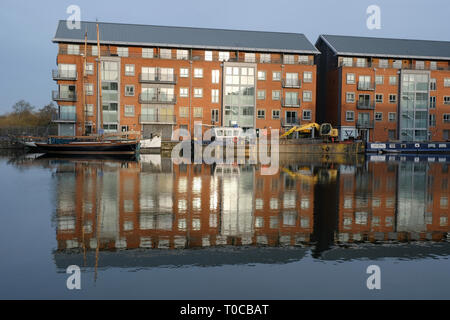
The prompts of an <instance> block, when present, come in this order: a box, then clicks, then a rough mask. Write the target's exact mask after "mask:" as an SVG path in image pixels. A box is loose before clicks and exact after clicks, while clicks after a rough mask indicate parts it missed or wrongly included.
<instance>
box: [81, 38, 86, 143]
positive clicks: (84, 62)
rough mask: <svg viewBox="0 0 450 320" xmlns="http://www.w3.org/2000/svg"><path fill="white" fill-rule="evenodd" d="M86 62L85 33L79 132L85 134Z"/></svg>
mask: <svg viewBox="0 0 450 320" xmlns="http://www.w3.org/2000/svg"><path fill="white" fill-rule="evenodd" d="M86 62H87V31H86V32H85V33H84V56H83V88H82V90H83V106H81V108H82V109H81V112H82V116H81V132H82V134H83V135H85V134H86V119H85V118H86V78H87V76H86Z"/></svg>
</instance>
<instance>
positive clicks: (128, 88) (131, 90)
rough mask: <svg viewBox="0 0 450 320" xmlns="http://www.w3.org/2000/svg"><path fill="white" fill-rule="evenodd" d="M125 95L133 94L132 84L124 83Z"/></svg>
mask: <svg viewBox="0 0 450 320" xmlns="http://www.w3.org/2000/svg"><path fill="white" fill-rule="evenodd" d="M125 95H126V96H127V97H132V96H134V86H133V85H126V86H125Z"/></svg>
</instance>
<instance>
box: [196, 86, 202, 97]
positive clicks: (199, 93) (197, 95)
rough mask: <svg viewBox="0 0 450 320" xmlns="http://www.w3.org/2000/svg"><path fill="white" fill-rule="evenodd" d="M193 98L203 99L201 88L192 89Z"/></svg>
mask: <svg viewBox="0 0 450 320" xmlns="http://www.w3.org/2000/svg"><path fill="white" fill-rule="evenodd" d="M194 98H203V88H194Z"/></svg>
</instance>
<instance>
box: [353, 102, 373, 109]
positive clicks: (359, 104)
mask: <svg viewBox="0 0 450 320" xmlns="http://www.w3.org/2000/svg"><path fill="white" fill-rule="evenodd" d="M356 108H357V109H360V110H375V103H374V102H370V101H369V102H367V101H358V102H357V103H356Z"/></svg>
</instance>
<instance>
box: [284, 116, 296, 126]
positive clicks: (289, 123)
mask: <svg viewBox="0 0 450 320" xmlns="http://www.w3.org/2000/svg"><path fill="white" fill-rule="evenodd" d="M281 125H282V126H283V127H288V126H299V125H300V118H293V117H290V118H281Z"/></svg>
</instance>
